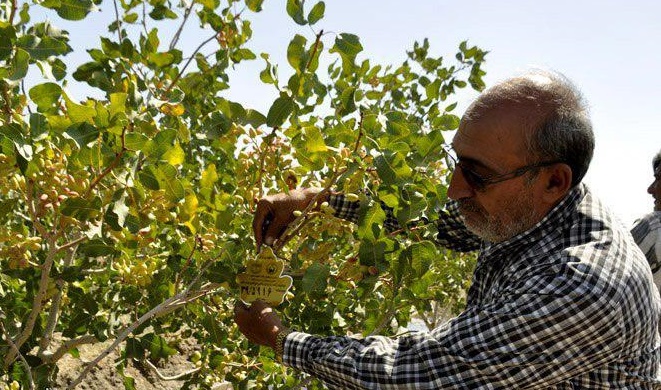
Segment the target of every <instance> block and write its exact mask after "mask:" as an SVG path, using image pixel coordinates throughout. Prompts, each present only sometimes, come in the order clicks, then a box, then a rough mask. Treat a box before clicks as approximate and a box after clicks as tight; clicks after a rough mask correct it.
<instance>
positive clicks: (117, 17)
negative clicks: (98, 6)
mask: <svg viewBox="0 0 661 390" xmlns="http://www.w3.org/2000/svg"><path fill="white" fill-rule="evenodd" d="M112 5H113V6H114V7H115V22H116V23H117V39H119V44H120V45H121V43H122V41H123V40H124V37H122V22H121V21H120V20H119V11H118V10H117V0H113V1H112Z"/></svg>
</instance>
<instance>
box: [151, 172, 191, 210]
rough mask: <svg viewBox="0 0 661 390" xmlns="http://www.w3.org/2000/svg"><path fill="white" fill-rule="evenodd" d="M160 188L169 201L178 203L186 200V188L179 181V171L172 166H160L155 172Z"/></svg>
mask: <svg viewBox="0 0 661 390" xmlns="http://www.w3.org/2000/svg"><path fill="white" fill-rule="evenodd" d="M154 174H155V176H156V180H158V186H159V187H160V188H162V189H164V190H165V195H166V196H167V197H168V199H169V200H171V201H173V202H177V201H179V200H181V199H183V198H184V196H185V195H186V192H185V190H184V186H183V184H182V183H181V181H179V180H178V179H177V169H176V168H175V167H173V166H172V165H170V164H160V165H159V166H158V169H157V170H156V171H155V172H154Z"/></svg>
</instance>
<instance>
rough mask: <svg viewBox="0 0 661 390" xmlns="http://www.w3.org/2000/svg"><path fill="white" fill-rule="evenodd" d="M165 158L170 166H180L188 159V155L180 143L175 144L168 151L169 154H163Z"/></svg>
mask: <svg viewBox="0 0 661 390" xmlns="http://www.w3.org/2000/svg"><path fill="white" fill-rule="evenodd" d="M163 158H164V159H165V161H167V162H168V163H170V165H175V166H176V165H180V164H182V163H183V162H184V159H185V158H186V154H185V153H184V150H183V149H182V148H181V146H179V143H178V142H177V143H175V144H174V146H173V147H171V148H170V149H168V151H167V152H165V153H164V154H163Z"/></svg>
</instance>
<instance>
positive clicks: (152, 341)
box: [140, 333, 177, 360]
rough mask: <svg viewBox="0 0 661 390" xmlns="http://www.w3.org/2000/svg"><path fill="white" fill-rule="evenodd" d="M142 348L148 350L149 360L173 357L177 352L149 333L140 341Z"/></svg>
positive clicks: (161, 338) (161, 339)
mask: <svg viewBox="0 0 661 390" xmlns="http://www.w3.org/2000/svg"><path fill="white" fill-rule="evenodd" d="M140 342H141V344H142V346H143V347H144V348H145V349H148V350H149V353H150V358H152V359H156V360H160V359H167V357H168V356H172V355H175V354H176V353H177V350H175V349H174V348H172V347H170V346H169V345H168V343H167V341H166V340H165V339H164V338H163V337H161V336H158V335H156V334H154V333H149V334H147V335H145V336H143V337H142V338H141V339H140Z"/></svg>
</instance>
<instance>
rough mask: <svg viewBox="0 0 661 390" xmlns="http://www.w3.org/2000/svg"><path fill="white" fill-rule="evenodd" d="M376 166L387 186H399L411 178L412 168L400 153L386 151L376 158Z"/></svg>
mask: <svg viewBox="0 0 661 390" xmlns="http://www.w3.org/2000/svg"><path fill="white" fill-rule="evenodd" d="M374 165H375V166H376V171H377V172H378V174H379V177H380V178H381V179H382V180H383V184H385V185H397V184H399V183H401V182H402V181H403V180H405V179H408V178H409V177H411V172H412V171H411V168H410V167H409V166H408V165H407V164H406V160H405V159H404V157H403V156H402V155H401V154H400V153H396V152H392V151H390V150H385V151H383V153H382V154H380V155H378V156H377V157H376V158H374Z"/></svg>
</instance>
